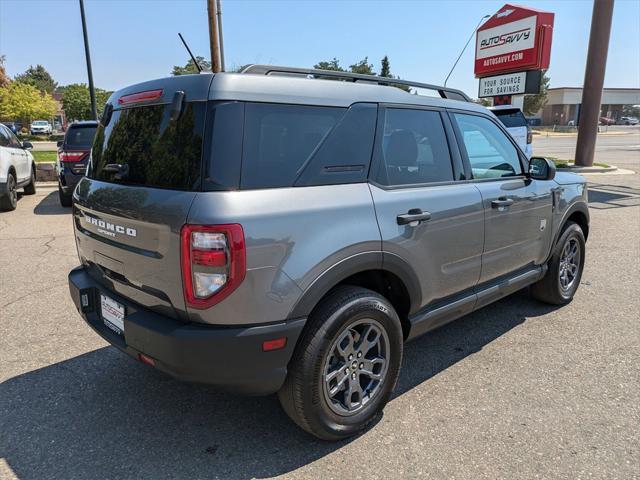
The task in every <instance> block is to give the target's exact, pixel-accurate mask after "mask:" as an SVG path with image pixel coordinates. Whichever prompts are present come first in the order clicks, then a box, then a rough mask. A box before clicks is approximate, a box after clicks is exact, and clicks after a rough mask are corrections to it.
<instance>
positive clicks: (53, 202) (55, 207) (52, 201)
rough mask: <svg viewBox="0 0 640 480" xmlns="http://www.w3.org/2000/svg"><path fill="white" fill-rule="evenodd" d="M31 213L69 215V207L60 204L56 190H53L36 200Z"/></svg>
mask: <svg viewBox="0 0 640 480" xmlns="http://www.w3.org/2000/svg"><path fill="white" fill-rule="evenodd" d="M33 213H35V214H36V215H69V213H71V209H70V208H65V207H63V206H62V205H60V201H59V199H58V191H57V190H54V191H53V192H51V193H49V194H47V196H45V197H43V198H42V200H40V201H39V202H38V204H37V205H36V206H35V208H34V209H33Z"/></svg>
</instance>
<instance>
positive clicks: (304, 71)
mask: <svg viewBox="0 0 640 480" xmlns="http://www.w3.org/2000/svg"><path fill="white" fill-rule="evenodd" d="M240 73H250V74H254V75H272V74H275V75H295V76H298V75H301V76H306V77H307V78H330V79H344V80H345V81H350V82H354V83H355V82H362V83H373V84H376V85H384V86H394V85H406V86H408V87H414V88H424V89H426V90H433V91H436V92H438V94H439V95H440V96H441V97H442V98H448V99H449V100H462V101H463V102H471V99H470V98H469V97H468V96H467V94H466V93H464V92H463V91H461V90H457V89H455V88H448V87H441V86H439V85H431V84H429V83H421V82H414V81H411V80H401V79H397V78H387V77H378V76H377V75H363V74H360V73H350V72H337V71H334V70H316V69H313V68H295V67H277V66H274V65H247V66H246V67H245V68H243V69H242V70H241V71H240Z"/></svg>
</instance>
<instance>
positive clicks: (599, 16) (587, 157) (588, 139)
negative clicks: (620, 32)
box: [576, 0, 613, 167]
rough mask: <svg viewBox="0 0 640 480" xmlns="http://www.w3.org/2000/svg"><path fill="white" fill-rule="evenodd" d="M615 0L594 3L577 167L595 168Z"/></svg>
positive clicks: (580, 122)
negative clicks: (601, 103) (594, 159)
mask: <svg viewBox="0 0 640 480" xmlns="http://www.w3.org/2000/svg"><path fill="white" fill-rule="evenodd" d="M612 17H613V0H594V1H593V13H592V15H591V33H590V34H589V50H588V52H587V66H586V68H585V72H584V85H583V87H582V106H581V107H580V117H579V119H578V140H577V143H576V165H581V166H585V167H591V166H593V156H594V154H595V151H596V137H597V135H598V122H599V119H600V102H601V101H602V87H603V85H604V73H605V68H606V66H607V53H608V52H609V37H610V35H611V18H612Z"/></svg>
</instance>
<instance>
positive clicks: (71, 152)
mask: <svg viewBox="0 0 640 480" xmlns="http://www.w3.org/2000/svg"><path fill="white" fill-rule="evenodd" d="M96 128H97V125H96V124H95V123H79V124H72V125H70V126H69V129H68V130H67V133H66V134H65V136H64V141H63V143H62V146H61V147H60V149H59V151H58V159H59V160H60V162H61V163H63V164H64V165H66V166H68V167H69V168H71V171H72V172H73V173H75V174H79V175H81V174H84V172H85V170H86V168H87V159H88V158H89V152H90V151H91V145H92V144H93V137H94V136H95V134H96Z"/></svg>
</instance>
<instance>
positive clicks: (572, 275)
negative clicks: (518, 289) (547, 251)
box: [531, 222, 585, 305]
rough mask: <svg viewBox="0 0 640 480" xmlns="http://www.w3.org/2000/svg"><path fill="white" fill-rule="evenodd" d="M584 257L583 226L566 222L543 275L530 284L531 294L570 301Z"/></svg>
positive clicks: (552, 301)
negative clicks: (540, 278)
mask: <svg viewBox="0 0 640 480" xmlns="http://www.w3.org/2000/svg"><path fill="white" fill-rule="evenodd" d="M584 260H585V240H584V234H583V233H582V229H581V228H580V226H579V225H578V224H577V223H574V222H567V224H566V225H565V228H564V230H563V231H562V234H561V235H560V238H559V239H558V241H557V242H556V245H555V247H554V251H553V255H552V256H551V260H549V263H548V264H547V265H548V270H547V273H546V275H545V276H544V278H543V279H542V280H539V281H538V282H537V283H534V284H533V285H531V294H532V295H533V297H534V298H536V299H537V300H541V301H543V302H545V303H550V304H552V305H564V304H566V303H569V302H570V301H571V300H572V299H573V296H574V295H575V293H576V290H578V286H579V285H580V279H581V278H582V270H583V268H584Z"/></svg>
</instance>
